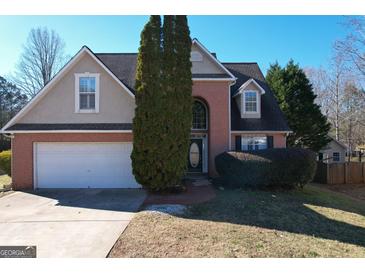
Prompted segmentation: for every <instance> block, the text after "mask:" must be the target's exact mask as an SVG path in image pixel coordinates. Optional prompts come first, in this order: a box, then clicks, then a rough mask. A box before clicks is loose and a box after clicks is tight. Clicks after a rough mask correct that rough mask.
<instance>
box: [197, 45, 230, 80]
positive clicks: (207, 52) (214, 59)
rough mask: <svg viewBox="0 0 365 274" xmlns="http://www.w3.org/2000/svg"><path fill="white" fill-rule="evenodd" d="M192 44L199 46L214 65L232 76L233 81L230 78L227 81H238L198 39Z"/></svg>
mask: <svg viewBox="0 0 365 274" xmlns="http://www.w3.org/2000/svg"><path fill="white" fill-rule="evenodd" d="M192 44H193V45H197V46H198V47H199V48H200V49H201V50H202V51H204V52H205V53H206V54H207V55H208V56H209V58H211V59H212V60H213V62H214V63H216V64H217V65H218V66H219V67H220V68H222V69H223V70H224V71H225V72H226V73H227V74H228V75H229V76H231V78H232V79H229V78H227V80H231V81H232V80H236V79H237V78H236V77H235V76H234V75H233V74H232V73H231V72H230V71H229V70H228V69H227V68H226V67H225V66H223V65H222V63H221V62H219V61H218V60H217V58H215V57H214V56H213V55H212V54H211V53H210V51H209V50H208V49H207V48H206V47H204V46H203V44H202V43H200V42H199V41H198V39H196V38H194V39H193V41H192Z"/></svg>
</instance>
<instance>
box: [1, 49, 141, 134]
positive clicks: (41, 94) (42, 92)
mask: <svg viewBox="0 0 365 274" xmlns="http://www.w3.org/2000/svg"><path fill="white" fill-rule="evenodd" d="M84 54H89V55H90V56H91V57H92V58H93V60H95V61H96V62H97V63H98V64H99V65H100V66H101V67H102V68H103V69H104V70H105V71H106V72H107V73H108V74H109V75H110V76H111V77H112V78H113V79H114V80H115V81H117V83H118V84H119V85H120V86H121V87H122V88H123V89H124V90H125V91H126V92H127V93H128V94H129V95H131V96H132V98H134V94H133V93H132V91H131V90H129V89H128V87H127V86H126V85H124V84H123V83H122V82H121V81H120V80H119V79H118V78H117V77H116V76H115V75H114V73H112V72H111V70H110V69H108V68H107V67H106V66H105V65H104V64H103V63H102V62H101V61H100V60H99V59H98V58H97V57H96V56H95V54H94V53H93V52H92V51H91V50H90V49H89V48H88V47H86V46H83V47H82V48H81V49H80V50H79V51H78V52H77V53H76V54H75V56H73V57H72V58H71V59H70V61H68V63H67V64H66V65H65V66H64V67H63V68H62V69H61V70H60V71H59V72H58V73H57V74H56V75H55V76H54V77H53V78H52V80H51V81H49V82H48V84H47V85H45V86H44V87H43V88H42V89H41V90H40V91H39V92H38V94H37V95H36V96H34V97H33V99H31V100H30V101H29V102H28V103H27V104H26V105H25V106H24V107H23V108H22V109H21V110H20V111H19V112H18V113H17V114H16V115H15V116H14V117H13V118H12V119H11V120H10V121H9V122H8V123H7V124H6V125H5V126H4V127H3V128H2V129H1V132H3V131H4V129H6V128H8V127H10V126H12V125H14V124H15V123H16V121H18V120H19V119H20V118H21V117H23V116H24V115H25V114H26V113H27V112H29V110H31V109H32V107H33V106H34V105H35V104H37V103H38V102H39V101H40V100H41V99H42V98H43V97H44V96H45V95H46V94H47V93H48V92H49V91H50V89H51V88H52V87H53V86H54V85H55V84H56V83H57V82H58V81H59V80H60V79H62V77H63V76H64V75H65V74H66V73H67V72H68V71H69V70H70V69H71V68H72V66H73V65H75V64H76V63H77V61H79V60H80V59H81V58H82V57H83V56H84Z"/></svg>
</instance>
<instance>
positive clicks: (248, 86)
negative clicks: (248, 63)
mask: <svg viewBox="0 0 365 274" xmlns="http://www.w3.org/2000/svg"><path fill="white" fill-rule="evenodd" d="M263 94H265V90H264V89H263V88H262V87H261V86H260V85H259V84H258V83H257V82H256V81H255V80H254V79H253V78H251V79H249V80H248V81H246V82H245V83H243V84H242V86H241V87H240V88H239V89H238V92H237V93H236V95H234V99H235V101H236V104H237V106H238V109H239V110H240V113H241V118H261V96H262V95H263Z"/></svg>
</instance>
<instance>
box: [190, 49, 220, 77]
mask: <svg viewBox="0 0 365 274" xmlns="http://www.w3.org/2000/svg"><path fill="white" fill-rule="evenodd" d="M191 51H192V52H193V51H198V52H199V53H201V54H202V56H203V60H202V61H198V62H192V69H191V71H192V73H193V74H194V73H213V74H215V73H218V74H221V73H226V72H225V71H224V69H222V68H221V67H219V66H218V65H217V64H216V63H215V62H214V61H213V60H212V58H210V57H209V56H208V55H207V54H206V53H205V52H204V51H202V50H201V49H200V48H198V47H197V46H196V45H193V46H192V47H191Z"/></svg>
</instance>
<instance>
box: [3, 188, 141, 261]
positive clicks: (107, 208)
mask: <svg viewBox="0 0 365 274" xmlns="http://www.w3.org/2000/svg"><path fill="white" fill-rule="evenodd" d="M145 197H146V194H145V192H144V191H143V190H140V189H110V190H104V189H103V190H100V189H85V190H77V189H73V190H48V191H46V190H42V191H37V192H31V193H27V192H15V193H12V194H9V195H6V196H4V197H2V198H0V245H2V246H9V245H26V246H28V245H36V246H37V257H93V258H95V257H103V258H105V257H106V256H107V254H108V252H109V251H110V249H111V248H112V247H113V245H114V243H115V242H116V240H117V239H118V237H119V236H120V234H121V233H122V232H123V231H124V229H125V228H126V227H127V225H128V223H129V222H130V220H131V219H132V217H133V215H134V212H136V211H137V210H138V208H139V207H140V205H141V204H142V203H143V201H144V199H145Z"/></svg>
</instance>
